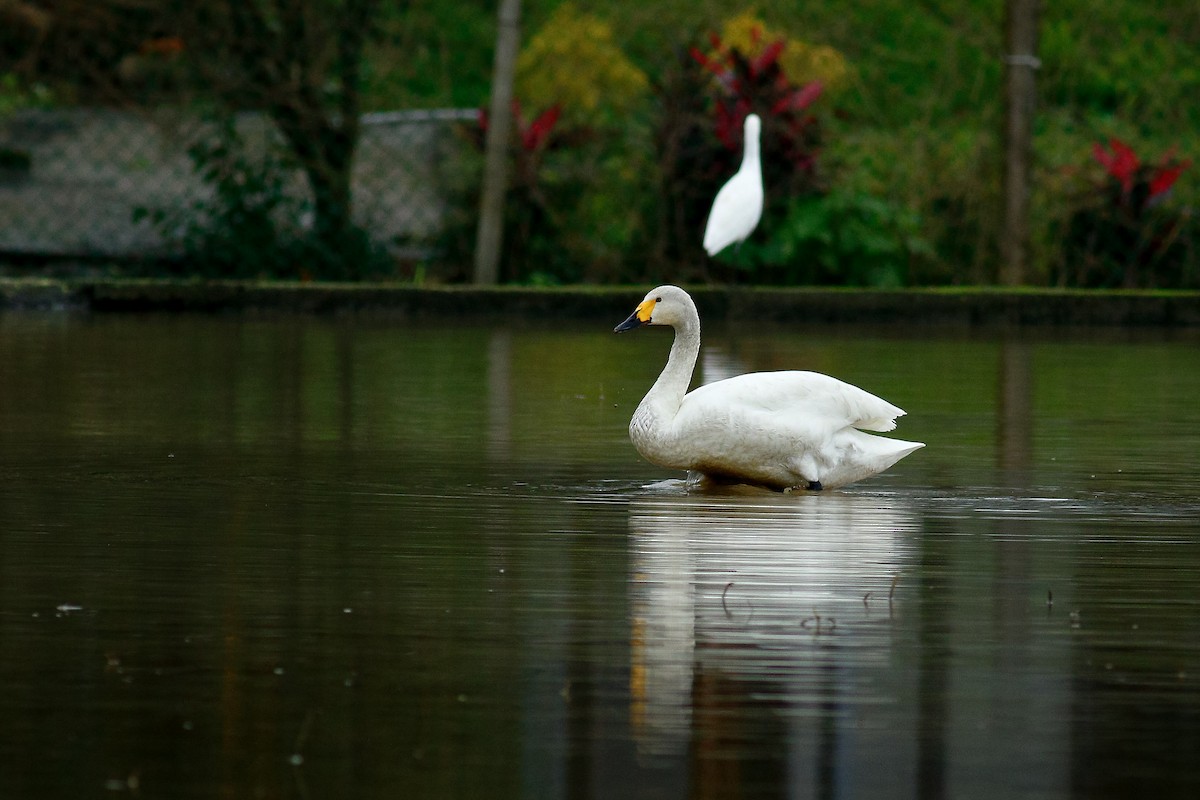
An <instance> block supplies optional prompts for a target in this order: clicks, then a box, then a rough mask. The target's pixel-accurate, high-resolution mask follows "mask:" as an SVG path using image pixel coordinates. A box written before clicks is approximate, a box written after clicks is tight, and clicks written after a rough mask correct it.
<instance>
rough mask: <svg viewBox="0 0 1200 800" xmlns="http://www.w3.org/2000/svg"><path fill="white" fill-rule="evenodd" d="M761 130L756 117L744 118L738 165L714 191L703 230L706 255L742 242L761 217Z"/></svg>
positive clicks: (755, 115) (760, 124) (713, 254)
mask: <svg viewBox="0 0 1200 800" xmlns="http://www.w3.org/2000/svg"><path fill="white" fill-rule="evenodd" d="M761 127H762V123H761V121H760V120H759V118H758V115H757V114H750V115H748V116H747V117H746V122H745V124H744V127H743V140H744V144H743V151H742V165H741V167H739V168H738V171H737V172H735V173H734V175H733V177H732V178H730V179H729V180H728V181H726V183H725V185H724V186H722V187H721V189H720V191H718V192H717V196H716V198H715V199H714V200H713V204H712V210H711V211H709V213H708V223H707V224H706V225H705V227H704V249H705V251H706V252H707V253H708V254H709V255H710V256H715V255H716V254H717V253H719V252H721V251H722V250H724V249H725V248H726V247H728V246H729V245H731V244H733V243H734V242H741V241H743V240H745V238H746V237H747V236H749V235H750V234H751V233H752V232H753V231H754V228H755V227H756V226H757V225H758V221H759V219H760V218H761V217H762V209H763V182H762V163H761V160H760V158H759V145H758V137H759V131H760V129H761Z"/></svg>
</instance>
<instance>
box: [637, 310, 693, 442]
mask: <svg viewBox="0 0 1200 800" xmlns="http://www.w3.org/2000/svg"><path fill="white" fill-rule="evenodd" d="M699 354H700V317H699V316H698V315H696V314H693V315H692V316H691V318H689V319H686V320H684V321H683V322H682V323H681V324H679V325H677V326H676V327H675V341H674V342H673V343H672V344H671V355H670V356H668V357H667V365H666V366H665V367H663V371H662V374H661V375H659V376H658V380H656V381H655V382H654V386H652V387H651V388H650V391H649V392H647V393H646V399H645V400H644V401H643V404H652V405H653V406H654V408H655V410H656V411H658V412H659V413H662V414H664V415H665V416H666V417H667V418H668V419H670V418H672V417H674V416H675V414H676V413H677V412H678V411H679V406H680V405H681V404H682V403H683V396H684V395H685V394H687V390H688V385H689V384H690V383H691V382H692V370H693V369H695V367H696V357H697V356H698V355H699Z"/></svg>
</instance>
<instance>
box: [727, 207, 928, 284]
mask: <svg viewBox="0 0 1200 800" xmlns="http://www.w3.org/2000/svg"><path fill="white" fill-rule="evenodd" d="M921 227H922V226H921V219H920V217H919V215H918V214H917V213H916V212H914V211H911V210H909V209H906V208H904V207H902V206H897V205H895V204H893V203H890V202H888V201H886V200H884V199H882V198H879V197H875V196H872V195H869V194H863V193H857V192H848V191H845V190H842V189H834V190H832V191H830V192H829V193H827V194H821V195H810V196H808V197H803V198H798V199H795V200H793V201H792V202H791V203H790V205H789V207H788V211H787V214H786V215H785V216H784V217H783V218H782V219H781V220H779V221H778V222H777V225H776V227H775V229H774V230H773V231H771V233H770V235H769V236H765V237H762V239H761V243H760V242H758V241H747V242H746V243H744V244H743V245H742V247H741V248H740V249H739V250H738V251H735V252H734V253H733V254H732V256H731V259H732V260H733V261H734V263H736V264H737V265H738V266H739V267H740V268H742V269H744V270H746V271H747V272H748V273H750V274H751V275H753V277H754V279H755V280H756V281H757V282H761V283H776V284H803V285H827V286H872V287H877V288H890V287H897V286H905V285H908V284H910V283H914V282H922V281H921V278H922V276H923V275H924V274H925V270H926V269H927V267H928V263H929V262H930V261H931V260H932V258H933V255H934V254H933V248H932V247H931V245H930V244H929V242H928V241H926V240H925V239H924V238H923V236H922V233H921Z"/></svg>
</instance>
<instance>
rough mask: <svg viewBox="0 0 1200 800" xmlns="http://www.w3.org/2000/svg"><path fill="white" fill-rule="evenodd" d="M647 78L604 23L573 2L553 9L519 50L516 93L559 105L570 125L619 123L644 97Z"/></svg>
mask: <svg viewBox="0 0 1200 800" xmlns="http://www.w3.org/2000/svg"><path fill="white" fill-rule="evenodd" d="M648 87H649V81H648V80H647V79H646V75H645V73H643V72H642V71H641V70H640V69H638V68H637V67H636V66H634V64H633V63H632V62H631V61H630V60H629V59H627V58H626V57H625V55H624V54H623V53H622V52H621V50H620V48H619V47H617V45H616V43H615V42H614V40H613V33H612V28H611V27H610V26H609V25H608V23H606V22H604V21H603V20H600V19H598V18H597V17H594V16H592V15H591V14H582V13H580V12H579V10H578V9H577V8H576V7H575V5H574V4H573V3H564V4H563V5H561V6H559V7H558V8H557V9H555V11H554V13H553V14H552V15H551V16H550V18H549V20H547V21H546V24H545V25H544V26H543V27H542V29H541V30H540V31H538V33H537V34H535V35H534V36H533V38H532V39H530V41H529V43H528V44H527V45H526V46H525V47H524V48H522V50H521V55H520V57H519V59H518V61H517V76H516V90H517V93H518V94H519V95H520V96H521V97H524V98H527V99H528V100H529V101H530V102H531V103H534V104H537V105H559V106H561V107H562V108H563V109H564V110H565V113H566V114H567V117H568V122H571V123H573V124H587V125H596V124H599V123H601V122H603V121H604V120H605V118H606V116H608V117H610V118H613V119H619V118H620V117H621V116H623V115H625V114H627V113H628V112H629V111H630V110H631V109H632V108H633V107H634V106H635V105H636V104H637V103H639V102H640V101H641V99H642V97H643V96H644V95H645V94H646V91H647V89H648Z"/></svg>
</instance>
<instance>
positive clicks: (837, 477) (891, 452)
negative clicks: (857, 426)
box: [820, 431, 925, 489]
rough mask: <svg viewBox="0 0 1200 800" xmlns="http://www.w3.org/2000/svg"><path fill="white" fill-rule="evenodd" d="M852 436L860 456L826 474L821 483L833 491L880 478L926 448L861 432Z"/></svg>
mask: <svg viewBox="0 0 1200 800" xmlns="http://www.w3.org/2000/svg"><path fill="white" fill-rule="evenodd" d="M853 433H854V434H857V435H856V436H854V439H855V445H856V449H857V450H858V453H857V454H856V455H855V457H853V458H847V459H845V460H844V461H842V462H841V463H839V464H836V465H834V466H832V467H831V468H829V469H828V470H826V471H825V472H823V474H822V475H821V479H820V480H821V484H822V485H823V486H824V487H825V488H826V489H834V488H837V487H838V486H845V485H846V484H848V483H854V482H855V481H861V480H863V479H865V478H869V477H871V476H872V475H878V474H879V473H881V472H883V471H884V470H885V469H888V468H889V467H891V466H892V465H893V464H895V463H896V462H897V461H899V460H900V459H902V458H904V457H905V456H907V455H909V454H910V453H914V452H916V451H917V450H920V449H921V448H922V447H924V446H925V444H924V443H923V442H906V441H904V440H903V439H889V438H887V437H885V436H872V435H871V434H869V433H863V432H862V431H853Z"/></svg>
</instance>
